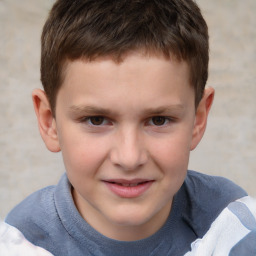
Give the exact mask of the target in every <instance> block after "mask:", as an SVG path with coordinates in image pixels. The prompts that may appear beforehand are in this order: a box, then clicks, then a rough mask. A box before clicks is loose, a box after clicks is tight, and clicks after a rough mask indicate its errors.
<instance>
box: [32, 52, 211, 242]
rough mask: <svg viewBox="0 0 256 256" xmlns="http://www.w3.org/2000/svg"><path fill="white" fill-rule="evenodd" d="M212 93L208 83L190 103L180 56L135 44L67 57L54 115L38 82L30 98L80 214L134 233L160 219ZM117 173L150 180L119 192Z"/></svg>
mask: <svg viewBox="0 0 256 256" xmlns="http://www.w3.org/2000/svg"><path fill="white" fill-rule="evenodd" d="M213 96H214V90H213V89H212V88H207V89H206V90H205V93H204V97H203V99H202V100H201V102H200V104H199V106H198V107H197V109H195V105H194V98H195V95H194V90H193V88H192V86H191V85H190V84H189V69H188V65H187V64H186V62H178V61H176V60H174V59H166V58H164V57H163V56H161V55H150V56H145V55H142V54H140V53H137V52H135V53H131V54H129V55H128V56H126V57H125V58H124V60H123V61H122V62H121V63H116V62H114V61H113V60H112V59H111V57H105V58H99V59H96V60H95V61H92V62H86V61H82V60H76V61H73V62H69V63H68V67H67V71H66V74H65V79H64V82H63V85H62V86H61V88H60V90H59V92H58V94H57V101H56V115H55V116H56V118H54V115H53V113H52V112H51V108H50V106H49V102H48V100H47V97H46V96H45V93H44V92H43V91H42V90H39V89H37V90H35V91H34V92H33V101H34V107H35V112H36V114H37V117H38V123H39V129H40V133H41V136H42V138H43V140H44V141H45V144H46V146H47V148H48V149H49V150H50V151H53V152H58V151H62V155H63V160H64V164H65V167H66V171H67V175H68V178H69V180H70V182H71V184H72V185H73V191H72V193H73V198H74V202H75V204H76V206H77V209H78V211H79V212H80V214H81V216H82V217H83V218H84V219H85V220H86V221H87V222H88V223H89V224H90V225H91V226H92V227H94V228H95V229H96V230H97V231H99V232H100V233H102V234H103V235H105V236H107V237H110V238H112V239H117V240H123V241H132V240H138V239H143V238H146V237H148V236H150V235H152V234H154V233H155V232H156V231H157V230H159V229H160V228H161V227H162V226H163V224H164V223H165V221H166V219H167V217H168V215H169V213H170V210H171V207H172V201H173V196H174V195H175V193H176V192H177V191H178V190H179V188H180V187H181V185H182V183H183V181H184V179H185V176H186V174H187V167H188V161H189V154H190V151H191V150H193V149H194V148H195V147H196V146H197V145H198V143H199V141H200V140H201V138H202V136H203V134H204V131H205V127H206V122H207V116H208V113H209V110H210V107H211V104H212V101H213ZM117 179H118V180H119V179H122V180H125V181H127V182H131V183H132V182H134V183H137V181H138V179H140V180H143V181H146V183H147V184H149V183H150V185H149V186H148V188H147V189H146V190H145V191H143V193H141V194H139V195H138V196H131V197H125V196H120V195H118V194H116V193H114V192H113V191H112V190H111V189H110V188H109V186H108V184H109V182H110V181H113V180H117ZM134 180H135V181H134ZM133 185H134V186H136V184H133Z"/></svg>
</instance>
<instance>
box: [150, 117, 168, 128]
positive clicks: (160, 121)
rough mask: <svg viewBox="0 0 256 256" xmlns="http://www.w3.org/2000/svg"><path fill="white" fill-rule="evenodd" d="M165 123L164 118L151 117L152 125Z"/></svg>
mask: <svg viewBox="0 0 256 256" xmlns="http://www.w3.org/2000/svg"><path fill="white" fill-rule="evenodd" d="M165 122H166V118H165V117H164V116H155V117H152V123H153V125H156V126H161V125H164V124H165Z"/></svg>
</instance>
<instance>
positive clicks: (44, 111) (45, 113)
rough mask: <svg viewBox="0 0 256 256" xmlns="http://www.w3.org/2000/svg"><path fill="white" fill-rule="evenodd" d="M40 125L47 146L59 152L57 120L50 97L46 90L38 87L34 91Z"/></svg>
mask: <svg viewBox="0 0 256 256" xmlns="http://www.w3.org/2000/svg"><path fill="white" fill-rule="evenodd" d="M32 99H33V104H34V109H35V113H36V116H37V121H38V127H39V131H40V134H41V137H42V139H43V140H44V143H45V145H46V147H47V148H48V149H49V150H50V151H52V152H59V151H60V145H59V140H58V134H57V127H56V121H55V118H54V116H53V113H52V110H51V107H50V104H49V101H48V98H47V96H46V94H45V92H44V91H42V90H40V89H36V90H34V91H33V93H32Z"/></svg>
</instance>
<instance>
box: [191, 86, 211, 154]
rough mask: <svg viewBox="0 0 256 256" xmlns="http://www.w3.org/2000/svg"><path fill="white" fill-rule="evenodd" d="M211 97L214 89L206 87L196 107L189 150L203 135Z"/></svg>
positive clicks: (194, 146)
mask: <svg viewBox="0 0 256 256" xmlns="http://www.w3.org/2000/svg"><path fill="white" fill-rule="evenodd" d="M213 99H214V89H213V88H211V87H208V88H206V89H205V90H204V95H203V98H202V99H201V101H200V103H199V105H198V107H197V109H196V116H195V123H194V128H193V135H192V143H191V148H190V150H193V149H195V148H196V146H197V145H198V144H199V142H200V140H201V139H202V137H203V135H204V132H205V128H206V124H207V118H208V114H209V111H210V109H211V106H212V103H213Z"/></svg>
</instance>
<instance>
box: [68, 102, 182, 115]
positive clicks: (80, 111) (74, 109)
mask: <svg viewBox="0 0 256 256" xmlns="http://www.w3.org/2000/svg"><path fill="white" fill-rule="evenodd" d="M184 110H185V106H184V105H182V104H174V105H167V106H160V107H156V108H147V109H145V110H143V114H144V115H161V114H165V113H170V112H172V113H173V112H178V113H180V112H183V111H184ZM69 112H70V113H71V114H76V115H103V116H113V115H114V116H117V115H118V113H117V112H116V111H115V110H114V111H113V110H110V109H108V108H102V107H98V106H90V105H85V106H82V105H81V106H80V105H78V106H75V105H73V106H71V107H70V108H69Z"/></svg>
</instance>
